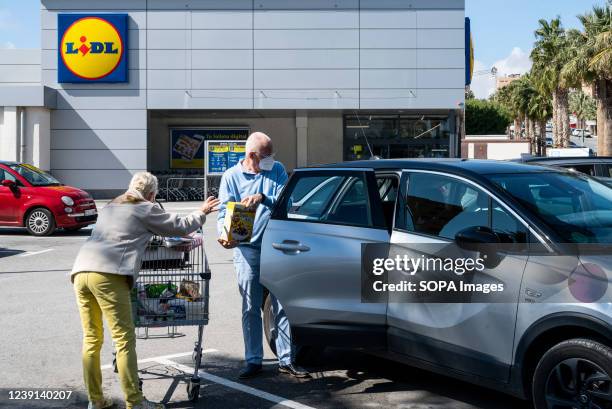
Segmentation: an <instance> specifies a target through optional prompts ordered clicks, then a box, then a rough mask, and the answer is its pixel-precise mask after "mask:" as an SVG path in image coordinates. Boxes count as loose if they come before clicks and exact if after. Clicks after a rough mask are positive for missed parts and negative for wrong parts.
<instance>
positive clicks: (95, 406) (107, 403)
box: [87, 398, 115, 409]
mask: <svg viewBox="0 0 612 409" xmlns="http://www.w3.org/2000/svg"><path fill="white" fill-rule="evenodd" d="M113 406H115V403H114V402H113V400H112V399H111V398H104V399H102V400H101V401H99V402H92V401H89V405H87V409H109V408H112V407H113Z"/></svg>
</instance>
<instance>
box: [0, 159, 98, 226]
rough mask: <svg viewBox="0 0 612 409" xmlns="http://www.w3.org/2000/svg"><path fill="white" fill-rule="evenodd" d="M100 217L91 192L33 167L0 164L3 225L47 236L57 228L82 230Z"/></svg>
mask: <svg viewBox="0 0 612 409" xmlns="http://www.w3.org/2000/svg"><path fill="white" fill-rule="evenodd" d="M97 218H98V212H97V209H96V203H95V202H94V200H93V199H92V198H91V196H90V195H89V194H88V193H87V192H85V191H83V190H80V189H77V188H74V187H70V186H66V185H63V184H62V183H60V182H59V181H58V180H57V179H55V178H54V177H53V176H51V175H50V174H48V173H46V172H43V171H42V170H40V169H38V168H36V167H34V166H32V165H28V164H25V163H15V162H0V226H11V227H25V228H26V229H27V230H28V232H29V233H30V234H32V235H34V236H47V235H50V234H53V232H55V230H56V229H57V228H62V229H65V230H79V229H81V228H83V227H85V226H88V225H90V224H93V223H95V222H96V220H97Z"/></svg>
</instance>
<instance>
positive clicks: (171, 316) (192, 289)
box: [132, 279, 203, 324]
mask: <svg viewBox="0 0 612 409" xmlns="http://www.w3.org/2000/svg"><path fill="white" fill-rule="evenodd" d="M202 303H203V299H202V294H201V292H200V285H199V283H197V282H195V281H191V280H185V279H183V280H181V282H180V284H179V285H178V286H177V285H176V284H174V283H173V282H172V281H168V283H166V284H143V283H137V285H136V287H134V288H133V289H132V305H133V306H134V312H135V317H134V319H135V322H136V323H137V324H146V323H151V322H156V321H168V320H171V321H176V320H186V321H193V320H198V319H201V315H202V307H203V304H202Z"/></svg>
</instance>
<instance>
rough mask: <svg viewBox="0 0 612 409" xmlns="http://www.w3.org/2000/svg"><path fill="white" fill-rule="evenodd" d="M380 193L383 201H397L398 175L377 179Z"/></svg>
mask: <svg viewBox="0 0 612 409" xmlns="http://www.w3.org/2000/svg"><path fill="white" fill-rule="evenodd" d="M376 185H377V187H378V194H379V195H380V199H381V200H382V202H383V203H389V202H391V203H395V199H396V198H397V190H398V185H399V184H398V179H397V177H396V176H381V177H378V178H377V179H376Z"/></svg>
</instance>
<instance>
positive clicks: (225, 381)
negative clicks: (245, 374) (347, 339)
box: [157, 359, 314, 409]
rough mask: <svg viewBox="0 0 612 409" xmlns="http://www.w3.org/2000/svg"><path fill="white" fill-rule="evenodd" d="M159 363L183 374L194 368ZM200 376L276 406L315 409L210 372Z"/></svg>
mask: <svg viewBox="0 0 612 409" xmlns="http://www.w3.org/2000/svg"><path fill="white" fill-rule="evenodd" d="M157 362H159V363H160V364H164V365H168V366H171V367H173V368H176V369H178V370H179V371H182V372H187V373H191V372H192V371H193V368H190V367H188V366H186V365H181V364H178V363H176V362H174V361H171V360H169V359H160V360H158V361H157ZM198 375H199V376H200V377H201V378H203V379H206V380H209V381H211V382H214V383H218V384H220V385H223V386H227V387H228V388H232V389H236V390H238V391H240V392H244V393H248V394H249V395H253V396H257V397H258V398H261V399H265V400H267V401H270V402H273V403H276V404H279V405H283V406H286V407H288V408H293V409H314V408H313V407H312V406H307V405H304V404H302V403H299V402H296V401H294V400H290V399H285V398H283V397H282V396H278V395H274V394H272V393H268V392H264V391H261V390H259V389H255V388H252V387H250V386H246V385H243V384H241V383H238V382H234V381H230V380H228V379H225V378H221V377H220V376H217V375H213V374H210V373H208V372H204V371H198Z"/></svg>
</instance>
